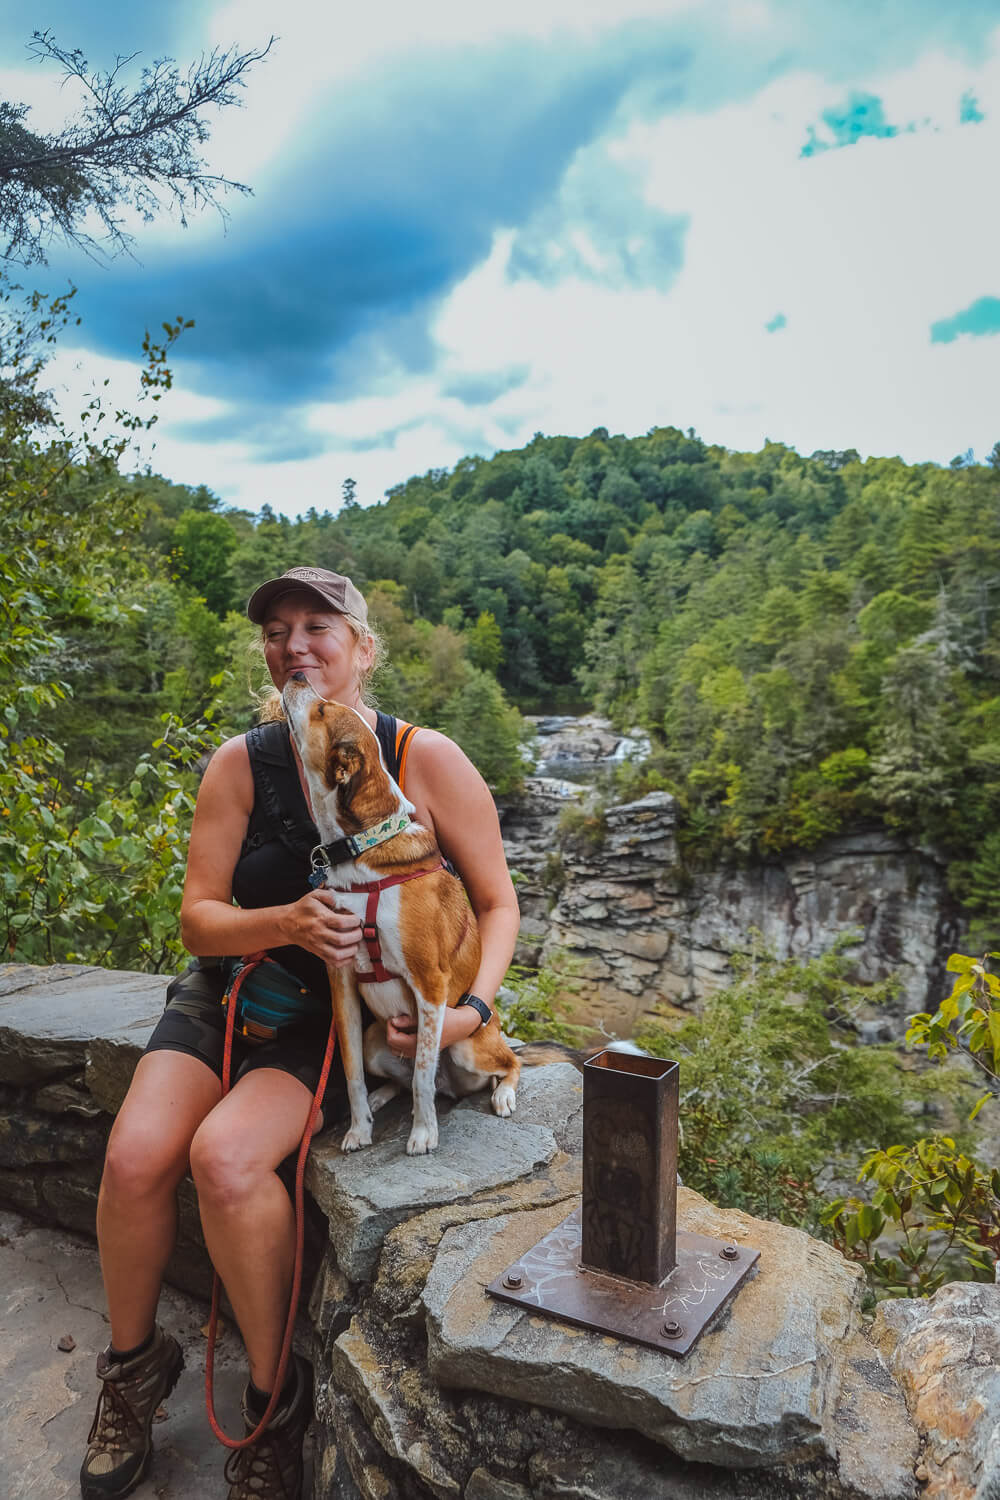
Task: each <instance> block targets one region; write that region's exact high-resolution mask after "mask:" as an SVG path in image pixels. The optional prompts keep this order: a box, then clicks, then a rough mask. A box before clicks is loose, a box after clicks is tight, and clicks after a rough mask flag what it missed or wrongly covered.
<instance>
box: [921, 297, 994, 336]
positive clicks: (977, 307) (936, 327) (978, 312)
mask: <svg viewBox="0 0 1000 1500" xmlns="http://www.w3.org/2000/svg"><path fill="white" fill-rule="evenodd" d="M963 333H968V334H971V335H972V337H973V338H986V337H988V336H989V335H990V334H997V333H1000V297H978V298H977V299H976V301H975V302H973V303H971V304H970V305H969V306H968V307H964V308H963V309H962V311H961V312H957V313H955V314H954V315H953V316H952V317H950V318H941V319H939V321H938V322H937V323H932V324H931V343H932V344H952V343H954V341H955V340H956V339H957V338H959V337H961V335H962V334H963Z"/></svg>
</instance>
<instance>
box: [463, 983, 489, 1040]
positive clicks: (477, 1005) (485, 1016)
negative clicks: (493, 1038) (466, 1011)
mask: <svg viewBox="0 0 1000 1500" xmlns="http://www.w3.org/2000/svg"><path fill="white" fill-rule="evenodd" d="M459 1005H471V1006H472V1008H473V1010H478V1012H479V1014H480V1015H481V1016H482V1021H481V1022H480V1025H481V1026H488V1025H489V1024H490V1022H491V1021H492V1019H493V1012H492V1011H491V1010H490V1008H489V1006H488V1005H487V1004H486V1001H485V1000H480V998H479V996H478V995H470V994H469V991H468V990H466V992H465V994H464V995H463V996H462V998H461V999H460V1000H459V1001H458V1002H457V1003H456V1005H455V1009H456V1010H457V1009H458V1007H459ZM477 1030H478V1028H477Z"/></svg>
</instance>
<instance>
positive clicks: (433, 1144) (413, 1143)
mask: <svg viewBox="0 0 1000 1500" xmlns="http://www.w3.org/2000/svg"><path fill="white" fill-rule="evenodd" d="M437 1143H438V1133H437V1126H435V1127H434V1129H433V1130H432V1129H431V1128H430V1126H428V1125H414V1127H413V1129H412V1130H411V1131H410V1139H409V1140H408V1141H407V1143H406V1154H407V1156H426V1155H427V1153H428V1151H436V1150H437Z"/></svg>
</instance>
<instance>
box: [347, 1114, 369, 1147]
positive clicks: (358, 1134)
mask: <svg viewBox="0 0 1000 1500" xmlns="http://www.w3.org/2000/svg"><path fill="white" fill-rule="evenodd" d="M371 1143H372V1126H371V1121H370V1120H369V1121H368V1124H367V1125H352V1126H351V1128H350V1130H349V1131H348V1132H347V1134H346V1135H345V1136H344V1139H343V1140H342V1141H341V1143H340V1149H341V1151H360V1150H361V1147H362V1146H370V1145H371Z"/></svg>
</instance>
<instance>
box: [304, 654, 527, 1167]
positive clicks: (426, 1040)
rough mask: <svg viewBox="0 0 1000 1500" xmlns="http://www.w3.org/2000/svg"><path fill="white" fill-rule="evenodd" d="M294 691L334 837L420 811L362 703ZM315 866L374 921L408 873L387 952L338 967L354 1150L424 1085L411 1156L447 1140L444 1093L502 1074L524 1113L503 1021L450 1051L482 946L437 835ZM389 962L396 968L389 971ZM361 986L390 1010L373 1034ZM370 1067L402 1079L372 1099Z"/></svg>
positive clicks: (376, 1008) (361, 833) (317, 794)
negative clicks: (401, 1022)
mask: <svg viewBox="0 0 1000 1500" xmlns="http://www.w3.org/2000/svg"><path fill="white" fill-rule="evenodd" d="M282 700H283V702H284V706H285V713H286V715H287V717H288V724H289V728H290V730H291V733H292V737H293V739H294V741H295V746H296V749H297V750H298V752H299V758H300V760H301V761H302V765H303V769H304V770H305V774H306V780H307V783H308V786H309V797H310V801H311V802H312V811H313V818H314V820H315V823H316V826H317V828H318V829H319V832H320V837H321V838H322V840H323V844H324V846H329V845H333V844H334V843H336V842H338V841H340V840H342V839H344V838H347V837H351V836H354V837H356V838H357V839H358V842H359V843H361V844H363V843H364V842H365V840H366V831H368V830H373V829H383V831H384V825H386V824H389V825H390V826H393V821H394V820H395V822H397V823H402V822H404V821H405V818H406V816H407V815H409V814H412V813H413V812H414V811H415V809H414V807H413V804H412V803H411V802H408V801H407V799H406V798H405V797H404V796H403V793H402V792H401V791H400V789H399V787H398V786H397V785H396V783H395V781H394V780H393V779H392V777H391V776H390V775H389V773H388V771H387V770H386V768H385V765H384V763H383V760H382V754H381V750H380V748H379V743H378V739H377V737H376V735H375V733H374V731H373V730H372V729H370V728H369V726H368V725H367V724H366V723H365V721H364V719H363V718H362V717H361V715H360V714H359V713H357V712H356V710H354V709H353V708H348V707H346V706H345V705H344V704H341V703H331V702H327V701H326V700H325V699H323V698H320V697H319V696H318V694H317V693H316V692H315V690H314V689H313V687H312V685H311V684H310V683H309V682H307V681H306V679H305V677H304V676H303V677H293V678H291V679H289V681H288V682H287V683H286V684H285V689H284V692H283V694H282ZM338 852H339V851H338ZM333 857H334V858H336V856H333ZM314 865H315V866H316V867H317V868H318V869H320V870H321V871H322V883H323V884H324V885H325V886H326V887H327V888H328V889H330V890H334V891H336V892H337V905H338V907H339V908H340V909H342V910H345V911H352V912H355V913H356V914H357V915H358V916H359V917H360V918H361V920H362V923H365V920H366V915H367V916H369V918H370V914H371V901H372V900H373V897H372V892H373V890H374V888H375V886H376V885H377V883H379V882H384V881H389V880H395V881H396V882H398V883H394V884H391V885H388V886H386V888H384V889H381V890H379V891H378V893H377V901H378V905H377V913H376V917H375V924H374V925H375V926H376V927H377V939H376V940H375V943H374V952H375V953H376V954H378V955H379V956H378V958H377V959H376V960H374V961H373V958H372V951H373V950H372V946H371V945H370V944H368V943H365V944H362V946H361V947H360V948H359V949H358V952H357V955H356V956H355V959H354V965H353V968H351V967H348V966H345V967H342V968H335V967H333V966H331V967H330V968H329V971H328V972H329V975H330V990H331V994H332V996H333V1011H334V1017H335V1019H336V1023H337V1036H338V1039H339V1042H340V1047H341V1055H342V1057H343V1063H344V1072H345V1074H346V1077H347V1092H348V1099H349V1101H350V1107H351V1128H350V1129H349V1130H348V1132H347V1134H346V1135H345V1136H344V1139H343V1141H342V1143H341V1144H342V1147H343V1150H345V1151H356V1150H357V1149H358V1148H359V1147H360V1146H369V1145H371V1139H372V1111H373V1110H376V1109H379V1108H381V1106H382V1105H383V1104H385V1103H386V1102H387V1101H388V1100H389V1099H391V1098H392V1097H393V1095H395V1094H397V1093H398V1092H399V1090H400V1088H401V1087H410V1088H412V1090H413V1128H412V1130H411V1132H410V1138H409V1141H408V1142H407V1146H406V1150H407V1154H408V1155H410V1156H421V1155H423V1154H424V1153H425V1152H427V1151H433V1150H434V1148H435V1146H436V1145H437V1142H438V1127H437V1115H436V1112H435V1108H434V1094H435V1090H439V1091H440V1092H442V1093H448V1094H452V1095H453V1096H456V1097H460V1096H463V1095H465V1094H471V1093H474V1092H475V1091H476V1090H477V1089H481V1088H485V1087H487V1085H488V1084H490V1083H491V1081H494V1080H495V1086H494V1089H493V1098H492V1103H493V1109H494V1111H495V1113H496V1114H498V1115H510V1114H512V1113H513V1111H514V1107H515V1102H516V1099H515V1090H516V1088H517V1082H518V1078H519V1077H520V1072H521V1068H520V1063H519V1062H518V1060H517V1057H516V1056H515V1054H514V1053H513V1051H512V1050H511V1048H510V1047H509V1046H508V1045H507V1043H506V1042H505V1041H504V1039H503V1037H502V1035H501V1033H500V1025H499V1022H498V1021H493V1022H492V1023H490V1024H489V1025H487V1026H482V1027H480V1028H479V1029H478V1030H477V1031H474V1032H473V1034H472V1036H471V1037H468V1038H467V1039H466V1040H465V1041H461V1042H456V1043H454V1044H453V1045H452V1046H451V1047H449V1048H448V1050H447V1052H446V1053H445V1054H444V1055H443V1056H441V1057H439V1052H440V1044H441V1025H442V1021H443V1019H444V1012H445V1009H446V1008H447V1007H448V1006H450V1005H455V1003H456V1002H457V1001H458V1000H459V998H460V997H461V996H462V995H463V994H464V993H465V992H466V991H467V990H468V989H469V988H470V987H471V985H472V981H473V979H474V977H475V974H476V970H477V969H478V967H479V953H480V949H479V931H478V928H477V926H476V918H475V915H474V913H473V912H472V910H471V908H470V906H469V903H468V900H467V899H466V895H465V891H464V890H463V888H462V885H461V882H460V881H459V880H458V879H456V877H455V876H454V875H451V874H449V873H448V871H447V870H445V869H444V868H443V866H442V864H441V851H440V849H439V848H438V844H437V841H436V839H435V837H434V835H433V834H432V833H431V832H430V830H429V829H427V828H424V827H423V826H422V825H421V824H420V823H414V822H409V823H408V824H407V826H406V827H404V828H403V829H402V831H401V832H394V833H392V834H391V836H389V837H388V838H385V839H384V841H382V842H378V843H375V844H374V846H373V847H366V848H363V849H362V851H361V853H359V854H357V855H356V856H355V857H352V858H346V859H343V860H340V859H339V858H336V862H335V863H329V862H326V857H325V856H320V857H319V858H317V856H316V855H314ZM418 875H419V877H420V878H417V876H418ZM379 950H380V951H379ZM380 969H381V972H382V973H383V974H386V975H389V976H391V977H385V978H379V977H378V975H379V972H380ZM359 986H360V988H361V989H362V990H363V991H364V998H365V1001H366V1003H367V1005H368V1008H369V1009H370V1010H371V1011H373V1012H374V1014H375V1015H376V1017H378V1019H377V1020H376V1021H375V1022H374V1023H373V1024H372V1025H371V1026H369V1027H368V1028H367V1030H366V1031H365V1033H364V1037H363V1038H362V1029H361V1006H360V1003H359ZM404 1011H408V1012H409V1013H410V1015H411V1016H415V1017H416V1021H417V1052H416V1057H415V1059H414V1060H413V1061H412V1062H411V1061H410V1060H409V1059H405V1058H403V1059H401V1058H398V1057H396V1056H394V1055H393V1054H392V1053H391V1052H390V1050H389V1047H388V1043H387V1040H386V1026H385V1023H386V1021H388V1020H389V1019H391V1018H392V1017H393V1016H398V1015H401V1014H402V1013H403V1012H404ZM366 1068H367V1070H368V1072H369V1073H373V1074H375V1075H376V1076H377V1077H381V1078H387V1079H389V1080H391V1081H390V1083H388V1084H385V1085H383V1086H382V1087H381V1088H378V1089H375V1090H374V1091H373V1093H372V1094H371V1096H369V1095H368V1093H367V1090H366V1088H365V1079H364V1073H365V1069H366Z"/></svg>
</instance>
